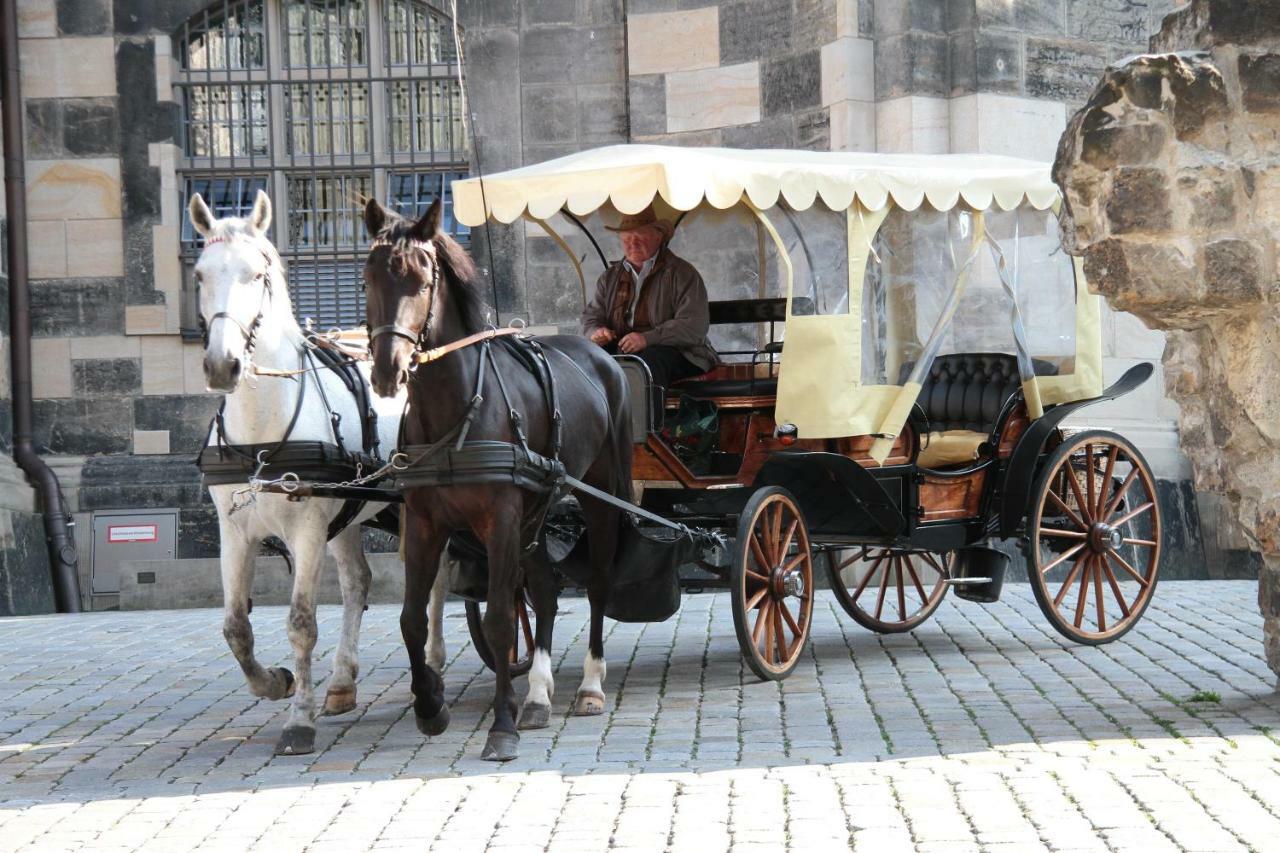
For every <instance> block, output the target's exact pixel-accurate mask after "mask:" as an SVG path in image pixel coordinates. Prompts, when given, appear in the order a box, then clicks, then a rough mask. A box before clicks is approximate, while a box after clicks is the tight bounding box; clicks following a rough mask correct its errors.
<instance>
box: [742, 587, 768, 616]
mask: <svg viewBox="0 0 1280 853" xmlns="http://www.w3.org/2000/svg"><path fill="white" fill-rule="evenodd" d="M768 594H769V587H767V586H762V587H760V588H759V589H758V590H756V591H755V593H754V594H753V595H752V596H751V597H750V598H748V599H747V603H746V606H745V607H743V608H742V609H743V611H749V610H754V609H755V607H756V605H757V604H759V603H760V599H762V598H764V597H765V596H766V595H768Z"/></svg>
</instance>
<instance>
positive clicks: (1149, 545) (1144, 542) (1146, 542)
mask: <svg viewBox="0 0 1280 853" xmlns="http://www.w3.org/2000/svg"><path fill="white" fill-rule="evenodd" d="M1124 544H1126V545H1144V546H1146V547H1147V548H1154V547H1156V542H1155V540H1152V539H1126V540H1124Z"/></svg>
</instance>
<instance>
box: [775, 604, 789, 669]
mask: <svg viewBox="0 0 1280 853" xmlns="http://www.w3.org/2000/svg"><path fill="white" fill-rule="evenodd" d="M782 608H783V604H782V602H781V601H777V602H774V608H773V652H774V658H773V659H774V660H775V661H777V662H778V663H786V658H784V657H783V655H784V654H785V653H786V651H787V648H788V645H787V640H786V638H785V637H784V636H783V635H782V614H781V612H780V611H781V610H782Z"/></svg>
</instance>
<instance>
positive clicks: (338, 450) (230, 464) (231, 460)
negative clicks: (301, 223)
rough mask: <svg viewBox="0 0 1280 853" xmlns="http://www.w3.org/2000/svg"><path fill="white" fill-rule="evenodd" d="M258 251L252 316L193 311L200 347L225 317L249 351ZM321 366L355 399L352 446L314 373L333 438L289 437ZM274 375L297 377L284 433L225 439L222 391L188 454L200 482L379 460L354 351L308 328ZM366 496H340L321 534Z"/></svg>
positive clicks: (337, 527) (351, 467)
mask: <svg viewBox="0 0 1280 853" xmlns="http://www.w3.org/2000/svg"><path fill="white" fill-rule="evenodd" d="M225 239H226V238H216V239H214V240H211V241H210V242H221V241H222V240H225ZM263 257H264V258H266V261H267V267H268V274H267V276H266V278H265V279H264V283H263V290H262V294H263V295H262V305H260V307H259V310H258V314H257V316H256V317H255V318H254V320H253V321H252V322H251V323H250V324H249V325H248V326H247V327H246V326H245V325H244V324H243V323H241V322H240V321H239V320H237V319H236V318H235V317H233V316H231V315H230V314H228V313H227V312H225V311H220V312H218V313H217V314H214V315H213V316H212V317H210V318H209V320H208V322H206V321H205V319H204V316H203V315H201V316H200V319H199V326H200V333H201V338H202V339H203V341H204V344H205V346H206V347H207V346H208V344H209V328H210V327H211V326H212V325H213V323H214V322H215V321H216V320H219V319H226V320H229V321H231V322H232V323H234V324H235V325H236V327H237V328H238V329H239V330H240V332H241V334H242V335H244V338H245V352H246V354H248V355H252V353H253V348H254V344H255V337H256V335H257V331H258V328H259V326H260V325H261V324H262V320H263V308H262V306H265V304H266V303H267V302H268V300H270V298H271V295H272V291H271V281H272V278H271V275H270V267H271V265H272V259H271V256H270V255H269V254H268V253H266V252H263ZM198 286H199V285H197V287H198ZM322 368H323V369H328V370H330V371H332V372H333V373H334V374H336V375H337V376H338V377H339V378H340V379H341V380H342V383H343V384H344V385H345V386H346V388H347V391H348V392H349V393H350V394H351V395H352V397H353V398H354V399H355V403H356V411H358V412H360V413H362V414H361V416H360V437H361V442H360V443H361V447H360V449H359V450H348V449H347V447H346V444H345V442H344V440H343V438H342V416H341V415H340V414H338V412H336V411H334V409H333V406H332V405H330V403H329V398H328V395H327V394H326V392H325V390H324V384H323V383H322V382H321V381H320V379H319V377H318V376H314V377H312V379H313V380H314V381H315V385H316V390H317V391H318V392H319V393H320V399H321V401H322V404H323V405H324V408H325V411H326V412H328V414H329V424H330V428H331V429H332V431H333V442H326V441H293V440H291V437H292V435H293V430H294V428H295V427H296V426H297V423H298V417H299V416H300V415H301V414H302V407H303V403H304V401H305V400H306V396H307V384H308V383H307V377H308V374H312V373H316V372H318V371H319V370H320V369H322ZM265 375H271V374H265ZM278 375H280V376H285V377H288V376H297V377H298V383H299V385H298V396H297V399H296V401H295V402H294V407H293V413H292V415H291V416H290V418H289V424H288V426H287V427H285V431H284V435H283V436H281V438H280V439H279V440H278V441H274V442H265V443H256V444H233V443H232V442H231V441H230V440H229V439H228V437H227V428H226V421H225V412H226V406H227V401H226V398H225V397H224V398H223V400H222V402H221V404H219V406H218V411H217V412H216V413H215V414H214V416H213V420H212V423H211V424H210V429H209V433H211V434H212V441H210V440H206V442H205V445H204V447H203V448H201V450H200V455H199V456H198V457H197V458H196V461H195V464H196V467H198V468H199V469H200V472H201V473H202V474H203V475H204V482H205V485H206V486H221V485H234V484H243V483H245V482H247V481H248V480H250V479H251V478H255V477H279V476H283V475H284V474H286V473H292V474H294V475H296V476H298V477H301V478H305V479H308V480H311V479H315V480H331V479H332V480H344V479H349V478H351V477H353V476H359V475H360V473H361V472H363V471H372V470H376V469H377V468H379V467H380V466H381V465H382V460H381V458H380V453H379V447H378V445H379V442H378V415H377V412H376V411H375V410H374V408H373V398H372V396H371V394H370V389H369V386H368V384H367V383H366V382H365V381H364V376H363V375H361V373H360V370H359V367H358V366H357V362H356V360H355V359H354V358H352V357H351V356H350V355H348V354H347V353H345V352H342V351H341V350H339V349H338V348H337V347H334V346H332V345H331V344H330V343H329V341H328V340H327V339H325V338H323V337H321V336H319V335H317V334H315V333H314V332H311V331H309V330H308V331H307V332H306V333H305V341H304V343H303V346H302V347H301V349H300V350H299V352H298V370H297V371H293V372H289V373H280V374H278ZM366 503H367V501H366V500H364V499H359V498H348V499H347V500H345V501H343V504H342V508H341V509H339V511H338V514H337V515H335V516H334V517H333V519H332V520H331V521H330V522H329V528H328V534H327V539H332V538H333V537H335V536H337V535H338V534H339V533H340V532H342V530H343V529H344V528H346V527H347V525H349V524H350V523H351V521H352V520H353V519H354V518H355V517H356V516H357V515H359V514H360V511H361V510H362V509H363V508H364V506H365V504H366ZM373 522H374V523H375V524H376V526H379V527H382V528H383V529H389V530H392V531H393V532H394V531H395V530H397V529H398V525H397V524H396V523H395V522H394V521H393V520H392V519H390V518H382V517H381V516H379V518H377V519H375V520H373Z"/></svg>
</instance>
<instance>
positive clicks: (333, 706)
mask: <svg viewBox="0 0 1280 853" xmlns="http://www.w3.org/2000/svg"><path fill="white" fill-rule="evenodd" d="M355 709H356V689H355V688H354V687H339V688H336V689H333V690H330V691H329V692H328V693H326V694H325V696H324V710H322V711H321V712H320V715H321V716H323V717H336V716H337V715H338V714H345V713H347V712H348V711H354V710H355Z"/></svg>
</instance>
